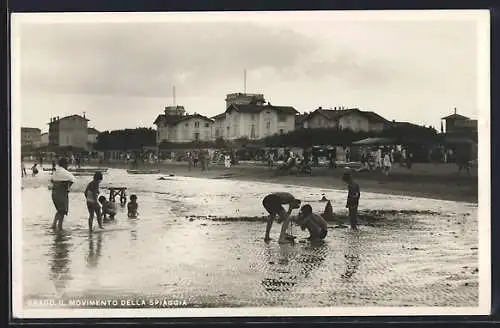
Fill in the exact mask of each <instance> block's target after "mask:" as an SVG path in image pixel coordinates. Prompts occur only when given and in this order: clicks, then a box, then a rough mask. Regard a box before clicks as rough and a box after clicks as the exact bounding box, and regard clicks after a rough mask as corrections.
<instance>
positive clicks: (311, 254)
mask: <svg viewBox="0 0 500 328" xmlns="http://www.w3.org/2000/svg"><path fill="white" fill-rule="evenodd" d="M266 254H267V256H268V264H269V265H270V269H271V273H272V274H276V275H277V277H270V278H265V279H263V280H262V282H261V283H262V285H263V286H264V288H265V289H266V290H267V291H269V292H276V291H289V290H290V289H291V288H293V287H294V286H295V285H296V284H297V283H298V281H299V279H301V278H306V279H307V278H309V277H310V275H311V272H313V271H314V270H315V269H317V268H319V267H320V266H321V265H322V264H323V262H324V261H325V258H326V257H327V255H328V247H327V245H326V243H324V242H321V243H315V244H308V245H306V246H300V245H297V244H279V254H278V258H277V262H274V261H273V260H272V259H273V255H272V250H271V247H269V246H268V247H266ZM296 272H299V275H297V274H296Z"/></svg>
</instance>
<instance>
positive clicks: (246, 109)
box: [213, 104, 298, 140]
mask: <svg viewBox="0 0 500 328" xmlns="http://www.w3.org/2000/svg"><path fill="white" fill-rule="evenodd" d="M297 113H298V112H297V110H296V109H295V108H293V107H290V106H273V105H271V104H267V105H262V104H247V105H237V104H231V105H229V107H228V108H227V109H226V111H225V112H224V113H222V114H219V115H217V116H214V117H213V119H214V121H215V123H214V137H215V138H218V137H222V138H224V139H226V140H234V139H239V138H248V139H261V138H265V137H268V136H272V135H275V134H285V133H288V132H290V131H292V130H294V129H295V115H296V114H297Z"/></svg>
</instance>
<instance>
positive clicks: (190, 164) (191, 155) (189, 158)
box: [187, 151, 193, 171]
mask: <svg viewBox="0 0 500 328" xmlns="http://www.w3.org/2000/svg"><path fill="white" fill-rule="evenodd" d="M187 161H188V170H189V171H191V169H192V168H193V154H192V153H191V152H190V151H188V152H187Z"/></svg>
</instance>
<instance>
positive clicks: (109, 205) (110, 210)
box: [99, 196, 116, 221]
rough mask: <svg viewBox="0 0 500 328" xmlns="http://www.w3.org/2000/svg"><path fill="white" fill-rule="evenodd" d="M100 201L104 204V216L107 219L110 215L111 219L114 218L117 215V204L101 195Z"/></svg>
mask: <svg viewBox="0 0 500 328" xmlns="http://www.w3.org/2000/svg"><path fill="white" fill-rule="evenodd" d="M99 203H101V205H102V216H103V218H104V220H105V221H106V216H107V215H109V220H114V219H115V215H116V206H115V203H113V202H110V201H109V200H107V199H106V197H104V196H101V197H99Z"/></svg>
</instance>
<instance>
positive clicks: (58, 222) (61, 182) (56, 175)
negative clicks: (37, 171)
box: [50, 157, 76, 230]
mask: <svg viewBox="0 0 500 328" xmlns="http://www.w3.org/2000/svg"><path fill="white" fill-rule="evenodd" d="M58 164H59V167H57V168H56V169H55V171H54V172H53V174H52V178H51V179H50V181H51V182H52V202H53V203H54V207H55V208H56V211H57V212H56V214H55V216H54V222H52V229H56V227H57V229H58V230H62V226H63V221H64V217H65V216H66V215H68V210H69V198H68V193H69V188H70V187H71V185H72V184H73V183H75V182H76V178H75V176H74V175H73V174H71V173H70V172H68V170H67V169H68V160H67V159H66V158H64V157H63V158H61V159H59V163H58Z"/></svg>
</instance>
